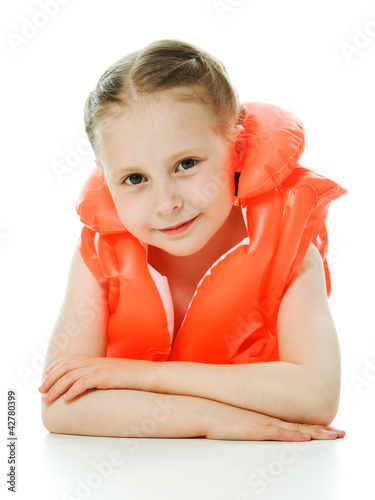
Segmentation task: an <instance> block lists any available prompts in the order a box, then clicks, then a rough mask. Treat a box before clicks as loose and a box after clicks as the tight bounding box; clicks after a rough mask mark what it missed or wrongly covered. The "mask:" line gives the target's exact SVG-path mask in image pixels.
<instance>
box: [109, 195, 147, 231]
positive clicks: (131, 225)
mask: <svg viewBox="0 0 375 500" xmlns="http://www.w3.org/2000/svg"><path fill="white" fill-rule="evenodd" d="M115 205H116V209H117V213H118V215H119V217H120V220H121V222H122V223H123V224H124V226H125V227H126V229H128V231H130V232H131V233H133V234H134V231H136V230H137V229H138V232H139V230H140V229H141V228H142V227H143V226H144V225H145V214H146V210H145V206H144V204H142V203H140V202H139V201H138V200H136V199H131V197H129V198H125V197H121V198H120V199H119V197H116V198H115Z"/></svg>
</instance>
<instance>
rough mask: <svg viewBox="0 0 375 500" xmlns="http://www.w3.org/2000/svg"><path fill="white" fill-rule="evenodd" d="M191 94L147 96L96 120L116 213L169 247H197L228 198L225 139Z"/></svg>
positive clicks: (224, 213)
mask: <svg viewBox="0 0 375 500" xmlns="http://www.w3.org/2000/svg"><path fill="white" fill-rule="evenodd" d="M213 125H214V122H213V118H212V116H211V114H210V113H209V112H208V111H207V109H206V108H205V107H204V106H203V105H201V104H199V103H196V102H179V101H177V100H176V99H175V98H174V97H173V96H171V95H170V94H167V93H164V94H161V95H159V96H158V97H155V96H154V97H152V98H146V99H143V100H140V101H139V102H137V104H136V105H133V106H132V107H130V108H126V109H123V110H121V112H120V114H117V115H116V116H108V117H106V118H105V119H103V120H102V122H101V126H100V128H99V151H100V161H101V164H102V167H103V169H104V173H105V177H106V180H107V183H108V187H109V189H110V192H111V194H112V197H113V200H114V203H115V205H116V209H117V211H118V215H119V217H120V219H121V221H122V223H123V224H124V226H125V227H126V228H127V229H128V231H129V232H130V233H132V234H133V235H134V236H135V237H136V238H138V239H139V240H140V241H142V242H144V243H146V244H149V245H153V246H155V247H158V248H160V249H162V250H164V251H166V252H168V253H170V254H172V255H178V256H186V255H191V254H193V253H195V252H197V251H199V250H201V249H202V248H203V247H204V246H205V245H206V244H207V243H208V242H209V240H210V239H211V238H212V236H213V235H214V234H215V233H216V232H217V231H218V230H219V229H220V228H221V226H222V225H223V224H224V222H225V221H226V219H227V218H228V216H229V214H230V212H231V210H232V207H233V202H234V174H233V167H232V166H231V164H232V161H233V157H232V154H233V153H232V151H233V148H232V147H231V143H229V142H228V141H226V140H225V139H224V138H223V137H221V136H220V135H218V133H215V132H214V131H213Z"/></svg>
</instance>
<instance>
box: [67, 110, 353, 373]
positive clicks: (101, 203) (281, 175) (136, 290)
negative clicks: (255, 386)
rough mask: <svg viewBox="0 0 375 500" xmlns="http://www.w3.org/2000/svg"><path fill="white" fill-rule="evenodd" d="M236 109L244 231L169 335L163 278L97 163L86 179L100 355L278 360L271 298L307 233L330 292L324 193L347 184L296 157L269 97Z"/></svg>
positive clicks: (292, 121)
mask: <svg viewBox="0 0 375 500" xmlns="http://www.w3.org/2000/svg"><path fill="white" fill-rule="evenodd" d="M245 109H246V114H245V117H244V121H243V125H244V132H243V134H242V137H240V140H239V143H238V144H237V148H239V149H237V151H239V152H240V155H239V160H238V168H236V170H238V171H241V175H240V180H239V185H238V198H239V200H240V203H241V207H242V211H243V214H244V218H245V223H246V226H247V229H248V238H246V239H245V240H244V241H242V242H241V243H240V244H238V245H236V247H234V248H233V249H231V250H230V251H229V252H227V253H226V254H225V255H224V256H222V257H221V258H220V259H219V260H218V261H216V262H215V263H214V264H213V265H212V266H211V268H210V269H209V270H208V271H207V273H206V274H205V276H204V277H203V279H202V280H201V282H200V283H199V285H198V287H197V289H196V291H195V295H194V297H193V299H192V301H191V303H190V306H189V308H188V311H187V314H186V316H185V319H184V321H183V323H182V325H181V328H180V330H179V331H178V333H176V334H174V332H173V303H172V298H171V294H170V291H169V287H168V282H167V279H166V278H165V277H163V276H161V275H160V274H159V273H158V272H157V271H156V270H155V269H153V268H151V266H150V265H149V264H148V262H147V248H145V246H144V245H143V244H142V243H141V242H139V241H138V240H137V239H136V238H135V237H134V236H133V235H131V234H130V233H129V232H128V231H127V230H126V229H125V227H124V226H123V224H122V223H121V221H120V219H119V217H118V214H117V211H116V208H115V206H114V203H113V200H112V197H111V194H110V192H109V189H108V187H107V184H106V181H105V178H104V175H103V172H102V171H101V170H100V169H98V168H96V169H95V170H94V171H93V173H92V174H91V175H90V177H89V178H88V180H87V181H86V183H85V185H84V187H83V189H82V191H81V194H80V196H79V199H78V202H77V207H76V208H77V213H78V214H79V216H80V219H81V221H82V222H83V224H84V227H83V229H82V233H81V238H80V242H79V249H80V253H81V255H82V257H83V259H84V261H85V263H86V264H87V266H88V267H89V269H90V270H91V272H92V273H93V275H94V276H95V278H96V279H97V281H98V282H100V283H102V284H105V285H109V295H108V307H109V313H110V316H109V320H108V328H107V333H108V345H107V356H108V357H123V358H133V359H148V360H153V361H167V360H170V361H177V360H180V361H194V362H202V363H217V364H229V363H252V362H263V361H276V360H278V359H279V355H278V343H277V313H278V309H279V305H280V302H281V299H282V296H283V294H284V292H285V289H286V287H287V285H288V283H289V281H290V280H291V278H292V277H293V275H294V274H295V273H296V272H297V270H298V269H299V267H300V265H301V263H302V260H303V258H304V256H305V254H306V251H307V249H308V246H309V244H310V242H312V243H313V244H314V245H315V246H316V247H317V248H318V250H319V252H320V254H321V257H322V259H323V263H324V269H325V277H326V288H327V294H328V295H329V293H330V286H331V285H330V276H329V270H328V265H327V260H326V258H327V231H326V225H325V219H326V216H327V211H328V207H329V204H330V202H331V201H332V200H334V199H336V198H338V197H340V196H341V195H342V194H344V193H346V190H345V189H343V188H341V187H340V186H339V185H338V184H336V183H335V182H333V181H331V180H330V179H327V178H325V177H323V176H321V175H319V174H318V173H316V172H314V171H313V170H309V169H306V168H304V167H302V166H301V165H300V164H299V158H300V155H301V154H302V151H303V148H304V132H303V128H302V124H301V122H300V121H299V120H298V118H296V117H295V116H294V115H292V114H290V113H288V112H287V111H285V110H283V109H280V108H279V107H276V106H273V105H270V104H264V103H246V104H245Z"/></svg>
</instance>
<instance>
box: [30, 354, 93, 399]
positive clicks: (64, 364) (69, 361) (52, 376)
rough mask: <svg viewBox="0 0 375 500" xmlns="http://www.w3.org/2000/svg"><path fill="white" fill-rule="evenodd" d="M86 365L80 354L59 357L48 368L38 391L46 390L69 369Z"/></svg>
mask: <svg viewBox="0 0 375 500" xmlns="http://www.w3.org/2000/svg"><path fill="white" fill-rule="evenodd" d="M86 366H88V360H86V359H82V357H81V356H68V357H66V358H61V359H59V360H58V361H56V362H55V363H53V364H52V365H51V366H50V368H51V370H49V369H48V370H49V371H48V375H47V376H46V378H45V379H44V381H43V383H42V385H41V386H40V387H39V392H42V393H44V392H48V391H49V390H50V388H51V387H52V386H53V385H54V384H55V383H56V382H57V380H59V379H60V378H61V377H63V376H64V375H66V374H67V373H68V372H69V371H73V370H74V369H78V368H80V367H86Z"/></svg>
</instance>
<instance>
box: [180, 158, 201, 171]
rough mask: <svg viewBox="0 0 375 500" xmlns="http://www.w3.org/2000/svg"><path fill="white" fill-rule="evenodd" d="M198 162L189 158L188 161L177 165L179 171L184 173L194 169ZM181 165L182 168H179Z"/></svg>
mask: <svg viewBox="0 0 375 500" xmlns="http://www.w3.org/2000/svg"><path fill="white" fill-rule="evenodd" d="M197 163H198V162H197V160H193V159H192V158H187V159H186V160H182V161H180V163H179V164H178V165H177V170H178V171H181V170H182V171H183V170H189V168H192V167H194V166H195V165H196V164H197ZM180 165H181V168H179V167H180Z"/></svg>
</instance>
